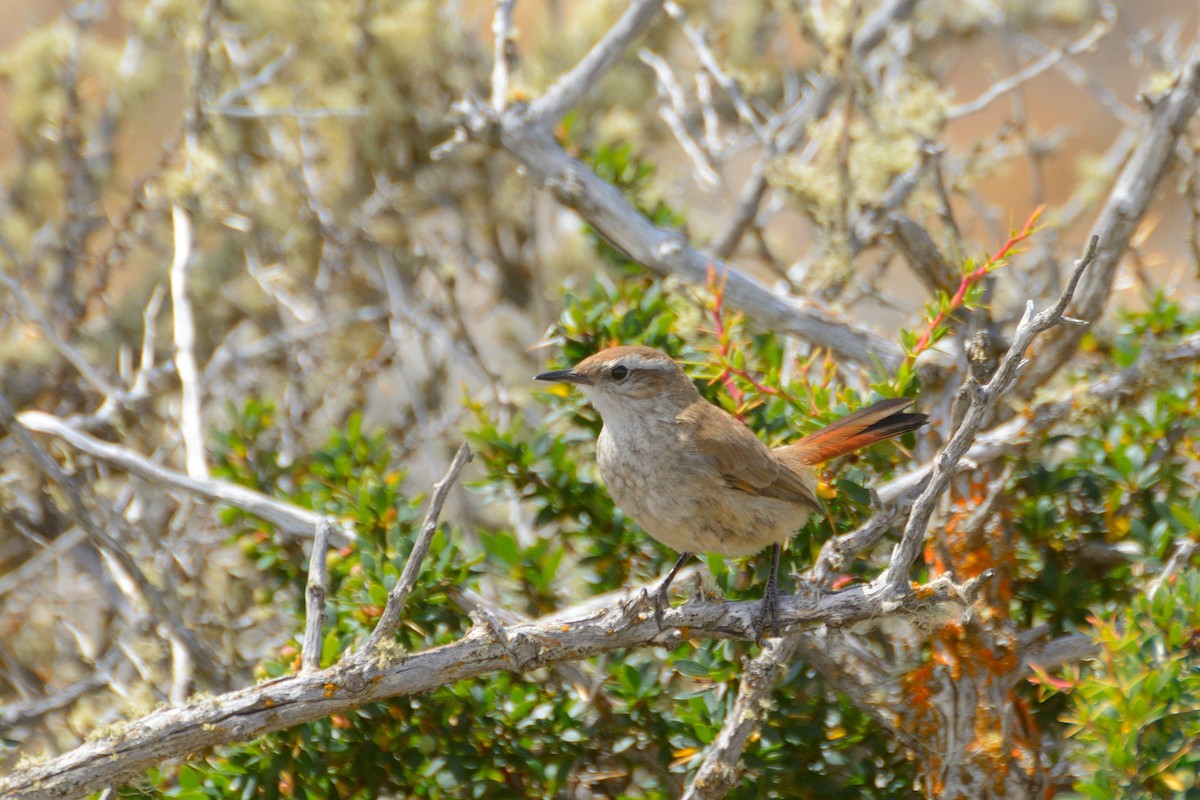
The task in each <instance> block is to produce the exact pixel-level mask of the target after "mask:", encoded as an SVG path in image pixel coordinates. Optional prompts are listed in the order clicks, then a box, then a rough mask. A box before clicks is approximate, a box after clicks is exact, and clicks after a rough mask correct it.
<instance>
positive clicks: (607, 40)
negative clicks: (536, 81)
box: [529, 0, 663, 128]
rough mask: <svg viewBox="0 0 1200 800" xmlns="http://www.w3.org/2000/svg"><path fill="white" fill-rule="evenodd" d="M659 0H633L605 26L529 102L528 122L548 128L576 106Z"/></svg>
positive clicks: (659, 4)
mask: <svg viewBox="0 0 1200 800" xmlns="http://www.w3.org/2000/svg"><path fill="white" fill-rule="evenodd" d="M662 3H663V0H634V2H633V3H631V4H630V6H629V8H628V10H626V12H625V13H624V14H623V15H622V16H621V18H620V19H619V20H617V22H616V24H614V25H613V26H612V27H611V28H609V29H608V32H607V33H605V34H604V37H603V38H602V39H601V40H600V41H599V42H597V43H596V46H595V47H593V48H592V49H591V51H590V52H588V54H587V55H586V56H584V57H583V58H582V59H580V61H579V63H578V64H576V65H575V66H574V67H573V68H572V69H571V70H570V71H569V72H567V73H566V74H565V75H563V76H562V77H561V78H559V79H558V80H557V81H555V83H554V85H553V86H551V87H550V88H549V89H547V90H546V93H545V94H543V95H542V96H541V97H539V98H538V99H537V100H535V101H534V102H533V103H532V104H530V107H529V118H530V121H531V122H533V123H534V124H535V125H537V126H539V127H543V128H548V127H550V126H553V125H555V124H556V123H557V122H558V121H559V120H560V119H562V117H563V115H564V114H566V113H567V112H568V111H570V110H571V109H572V108H574V107H575V106H576V105H578V104H579V101H580V100H582V99H583V96H584V95H585V94H587V93H588V92H589V91H591V90H592V89H593V88H594V87H595V86H596V84H597V83H599V82H600V79H601V78H602V77H604V75H605V73H607V72H608V71H609V70H610V69H612V67H613V65H614V64H616V63H617V59H619V58H620V57H621V54H622V53H624V52H625V48H627V47H628V46H629V45H630V43H632V42H633V40H634V39H636V38H637V37H638V36H640V35H641V34H642V32H643V31H645V30H646V28H647V27H648V26H649V25H650V23H651V21H653V20H654V17H655V16H657V15H658V11H659V9H660V8H662Z"/></svg>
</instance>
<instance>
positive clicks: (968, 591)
mask: <svg viewBox="0 0 1200 800" xmlns="http://www.w3.org/2000/svg"><path fill="white" fill-rule="evenodd" d="M864 588H865V587H862V586H857V587H852V588H850V589H847V590H846V591H843V592H838V593H836V594H829V595H822V596H820V597H818V598H815V599H813V598H799V597H781V598H780V600H779V606H780V609H779V619H780V624H781V626H785V627H786V626H794V625H806V626H811V625H820V624H825V625H829V626H834V627H840V626H845V625H851V624H854V623H856V622H860V621H862V620H865V619H876V618H880V617H885V616H890V615H899V614H912V613H924V612H925V611H927V610H928V609H929V607H930V606H931V605H933V604H936V603H951V604H953V605H954V606H956V607H959V608H964V607H966V606H969V605H970V604H971V603H972V602H973V600H974V596H975V593H976V592H977V591H978V588H979V585H978V584H974V585H971V586H964V587H957V586H955V585H954V584H953V583H951V582H950V581H949V580H938V581H935V582H934V583H932V584H930V585H929V586H926V587H922V588H920V589H919V590H915V591H912V592H908V593H906V594H905V595H904V596H903V597H899V598H891V599H889V600H885V599H883V598H882V597H881V596H880V595H879V593H874V594H868V593H867V592H865V591H864ZM758 605H759V604H758V601H743V602H735V603H708V602H691V603H687V604H685V605H683V606H680V607H677V608H671V609H668V610H667V611H666V613H665V614H664V620H663V621H664V624H665V625H666V626H667V627H666V628H665V629H664V630H659V627H658V625H657V624H656V623H655V621H654V619H653V615H650V614H646V613H643V614H639V615H637V616H636V618H631V614H630V611H629V609H628V607H626V606H625V605H623V604H617V605H615V606H612V607H609V608H607V609H605V610H604V611H603V612H602V613H595V614H589V615H588V616H586V617H574V616H573V615H572V614H571V610H570V609H567V610H565V611H561V612H558V613H556V614H554V615H552V616H549V617H543V618H541V619H539V620H535V621H533V622H529V623H523V624H516V625H507V626H505V627H503V628H502V629H496V630H493V626H491V625H477V626H476V627H475V628H473V629H472V630H471V631H469V632H468V633H467V635H466V636H464V637H463V638H462V639H460V640H458V641H457V642H454V643H453V644H449V645H445V646H443V647H437V648H434V649H432V650H427V651H424V652H422V653H417V654H415V655H412V656H407V657H404V656H401V657H397V658H392V657H389V656H387V655H380V656H378V657H376V658H374V659H368V658H356V659H351V660H348V661H346V662H343V663H341V664H339V665H337V666H334V667H331V668H329V669H326V670H322V671H319V672H305V673H302V674H300V675H295V676H292V677H288V678H280V679H278V680H275V681H271V682H268V683H264V684H259V685H257V686H253V687H249V688H246V689H241V690H238V691H234V692H230V693H227V694H224V695H221V696H219V697H215V698H209V699H205V700H200V701H197V702H195V703H192V704H190V705H187V706H183V707H176V708H168V709H162V710H159V711H155V712H153V713H151V714H149V715H147V716H145V717H143V718H141V719H139V720H136V721H134V722H131V723H129V724H128V725H127V726H125V728H124V729H123V730H122V731H120V732H119V733H114V734H113V735H110V736H107V737H105V738H103V739H98V740H96V741H93V742H89V743H87V744H85V745H83V746H81V747H78V748H76V749H75V750H72V751H70V752H68V753H65V754H64V755H62V756H59V757H58V758H54V759H51V760H49V761H45V762H42V763H40V764H34V765H31V766H27V767H25V768H23V769H20V770H18V771H16V772H14V773H13V774H12V775H10V776H9V777H8V779H7V781H5V782H3V783H0V793H4V796H5V797H6V798H11V800H35V799H36V800H45V799H47V798H63V797H74V796H77V795H80V794H84V793H88V792H93V791H98V790H100V789H102V788H104V787H106V786H110V785H117V784H120V783H121V782H123V781H126V780H128V779H130V778H131V777H133V776H134V775H136V774H137V773H139V772H140V771H142V770H144V769H145V768H147V767H149V766H151V765H153V764H156V763H158V762H160V761H163V760H165V759H168V758H173V757H178V756H182V755H184V754H187V753H192V752H196V751H197V750H202V749H204V748H208V747H212V746H214V745H218V744H226V743H230V742H240V741H246V740H249V739H252V738H255V737H257V736H262V735H263V734H266V733H270V732H272V731H278V730H283V729H285V728H290V727H292V726H295V725H299V724H301V723H304V722H309V721H311V720H314V719H320V718H322V717H325V716H328V715H330V714H333V713H336V712H339V711H345V710H348V709H352V708H357V707H359V706H362V705H364V704H366V703H371V702H375V701H378V700H385V699H388V698H392V697H400V696H405V695H411V694H418V693H422V692H428V691H431V690H433V689H436V688H438V687H439V686H446V685H449V684H452V683H456V682H458V681H462V680H467V679H470V678H475V677H478V676H480V675H486V674H487V673H490V672H495V671H497V670H509V671H514V672H527V671H530V670H535V669H539V668H542V667H550V666H554V665H556V664H559V663H562V662H566V661H575V660H579V659H583V658H591V657H593V656H596V655H600V654H602V653H608V652H612V651H615V650H619V649H622V648H632V647H649V646H655V645H663V644H667V645H669V646H675V645H676V644H677V643H678V642H679V637H680V631H679V629H680V628H685V629H687V631H688V637H689V639H695V640H702V639H739V640H743V641H751V640H753V638H754V636H755V632H754V629H753V627H754V617H755V613H756V612H757V610H758Z"/></svg>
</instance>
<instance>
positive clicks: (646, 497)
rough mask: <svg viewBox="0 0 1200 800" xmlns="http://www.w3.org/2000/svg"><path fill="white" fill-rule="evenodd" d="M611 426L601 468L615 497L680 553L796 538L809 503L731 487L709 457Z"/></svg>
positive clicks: (736, 550) (729, 551)
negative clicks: (680, 454) (621, 434)
mask: <svg viewBox="0 0 1200 800" xmlns="http://www.w3.org/2000/svg"><path fill="white" fill-rule="evenodd" d="M606 434H609V431H608V428H607V427H606V428H605V430H604V431H602V432H601V434H600V439H599V441H598V442H597V452H596V456H597V461H598V462H599V465H600V474H601V475H602V476H603V478H604V483H605V485H606V486H607V488H608V493H609V495H610V496H611V497H612V499H613V502H615V503H616V504H617V507H618V508H620V509H621V510H622V511H623V512H625V514H627V515H628V516H630V517H632V518H633V519H634V520H635V521H636V522H637V523H638V524H639V525H641V526H642V528H643V529H645V531H646V533H648V534H650V535H651V536H653V537H654V538H655V539H657V540H658V541H660V542H662V543H663V544H665V545H666V546H667V547H670V548H671V549H672V550H675V551H677V552H680V553H719V554H721V555H726V556H741V555H750V554H751V553H757V552H758V551H759V550H762V549H763V548H765V547H768V546H769V545H774V544H782V543H783V542H786V541H787V540H788V539H790V538H791V537H792V536H793V535H794V534H795V533H796V531H797V530H799V529H800V528H801V527H802V526H803V525H804V523H805V522H806V521H807V520H808V517H809V514H810V513H811V509H809V508H808V507H806V506H802V505H799V504H796V503H790V502H788V501H786V500H778V499H775V498H771V497H760V496H757V495H752V494H749V493H747V492H743V491H739V490H737V489H733V488H730V487H729V486H726V485H725V483H724V482H723V481H722V480H721V478H720V476H718V475H717V474H716V473H715V471H714V470H713V469H712V468H711V467H709V466H708V465H707V464H704V463H691V464H689V463H687V461H686V460H684V459H680V458H677V457H675V458H673V457H672V453H671V452H670V451H669V450H670V449H668V448H652V447H649V446H647V445H646V444H645V443H644V441H635V442H630V441H622V442H621V447H620V451H619V455H618V448H617V447H616V446H615V442H614V440H613V437H612V435H611V434H609V435H606Z"/></svg>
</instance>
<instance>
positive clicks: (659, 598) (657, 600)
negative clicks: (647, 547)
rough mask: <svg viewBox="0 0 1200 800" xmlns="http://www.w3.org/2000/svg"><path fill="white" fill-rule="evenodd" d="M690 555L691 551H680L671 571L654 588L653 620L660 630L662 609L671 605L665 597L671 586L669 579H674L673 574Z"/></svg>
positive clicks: (674, 574)
mask: <svg viewBox="0 0 1200 800" xmlns="http://www.w3.org/2000/svg"><path fill="white" fill-rule="evenodd" d="M691 557H692V554H691V553H680V554H679V560H678V561H676V562H675V566H673V567H671V571H670V572H668V573H667V577H665V578H663V582H662V583H660V584H659V585H658V588H657V589H655V590H654V621H655V622H657V623H658V629H659V630H660V631H661V630H662V626H663V623H662V618H663V609H665V608H667V607H668V606H670V605H671V603H670V600H669V599H668V597H667V590H668V589H670V588H671V581H673V580H675V576H676V575H677V574H678V573H679V570H680V569H682V567H683V565H684V564H686V563H687V562H688V559H689V558H691Z"/></svg>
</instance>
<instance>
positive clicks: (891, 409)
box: [534, 345, 928, 642]
mask: <svg viewBox="0 0 1200 800" xmlns="http://www.w3.org/2000/svg"><path fill="white" fill-rule="evenodd" d="M534 379H535V380H539V381H557V382H562V383H568V384H574V385H575V386H578V387H579V388H580V389H582V390H583V393H584V394H585V395H586V396H587V399H588V400H589V402H591V404H592V406H593V407H594V408H595V409H596V411H597V412H599V414H600V418H601V421H602V423H603V426H602V428H601V431H600V436H599V439H598V440H597V444H596V460H597V463H598V465H599V467H600V475H601V477H602V478H603V480H604V483H605V486H606V488H607V490H608V493H609V495H610V497H611V498H612V500H613V501H614V502H615V503H616V505H617V507H618V508H620V509H621V511H622V512H623V513H625V514H626V515H627V516H629V517H631V518H632V519H633V520H634V521H635V522H637V523H638V525H640V526H641V527H642V529H643V530H645V531H646V533H648V534H650V536H652V537H653V538H654V539H656V540H658V541H659V542H661V543H662V544H664V545H666V546H667V547H669V548H671V549H672V550H674V551H676V552H677V553H679V558H678V559H677V560H676V562H675V565H674V566H673V567H672V568H671V570H670V572H668V573H667V576H666V577H665V578H664V579H663V581H662V582H661V583H660V584H659V586H658V588H657V589H656V590H655V592H654V595H653V601H654V617H655V620H656V621H657V622H658V626H659V629H660V630H661V629H662V620H663V611H664V609H665V608H666V607H668V605H669V602H670V601H669V597H668V594H667V592H668V590H669V589H670V587H671V582H672V580H674V578H675V576H676V575H677V574H678V572H679V570H680V569H681V568H682V567H683V566H684V565H685V564H686V563H687V562H688V560H689V559H690V558H691V557H692V556H693V555H695V554H697V553H718V554H720V555H722V556H746V555H751V554H754V553H758V552H760V551H762V550H764V549H765V548H767V547H770V548H771V571H770V575H769V577H768V578H767V584H766V587H765V589H764V591H763V598H762V603H761V605H760V606H759V610H758V612H757V614H756V615H755V618H754V621H753V631H754V634H755V637H754V638H755V640H756V641H758V642H761V641H762V633H763V630H764V627H765V624H766V620H767V618H768V617H770V619H771V626H772V628H773V629H777V628H778V594H779V593H778V574H779V558H780V555H781V553H782V551H783V544H784V543H785V542H787V541H788V540H789V539H790V538H791V537H792V536H793V535H795V533H796V532H797V531H798V530H799V529H800V528H802V527H803V526H804V524H805V522H806V521H807V520H808V518H809V517H810V516H811V515H812V514H813V513H814V512H816V511H819V510H820V509H821V503H820V501H819V500H818V499H817V475H816V472H815V470H814V466H815V465H817V464H819V463H821V462H824V461H828V460H830V459H833V458H837V457H838V456H843V455H846V454H848V453H852V452H854V451H856V450H859V449H861V448H864V447H867V446H869V445H873V444H875V443H877V442H881V441H883V440H885V439H890V438H892V437H894V436H899V435H900V434H903V433H907V432H908V431H915V430H917V429H918V428H920V427H922V426H923V425H925V424H926V423H927V422H928V417H927V416H926V415H925V414H918V413H906V412H905V411H904V409H906V408H908V407H909V406H910V405H912V403H913V400H912V399H911V398H893V399H886V400H880V401H878V402H876V403H873V404H871V405H869V406H867V407H866V408H863V409H861V410H858V411H855V412H853V413H851V414H849V415H848V416H845V417H842V418H841V419H839V420H837V421H835V422H833V423H832V424H830V425H828V426H826V427H824V428H821V429H820V430H818V431H815V432H814V433H810V434H809V435H807V436H805V437H803V438H801V439H798V440H797V441H794V442H792V443H790V444H787V445H784V446H781V447H776V448H773V449H772V448H770V447H768V446H767V445H766V444H764V443H763V442H762V440H760V439H759V438H758V437H757V436H756V435H755V434H754V432H753V431H751V430H750V429H749V428H748V427H746V425H745V424H743V423H742V422H740V421H739V420H737V419H736V418H734V417H733V416H732V415H730V414H729V413H728V412H726V411H725V410H724V409H722V408H720V407H719V406H716V405H714V404H712V403H710V402H709V401H707V400H705V399H704V397H703V396H701V394H700V392H699V390H697V388H696V385H695V384H694V383H693V382H692V379H691V378H689V377H688V375H687V373H685V372H684V371H683V368H682V367H681V366H680V365H679V364H678V363H676V362H675V361H674V360H673V359H672V358H671V357H670V356H668V355H667V354H666V353H664V352H662V351H660V350H656V349H654V348H652V347H647V346H644V345H621V346H616V347H609V348H607V349H605V350H601V351H600V352H598V353H596V354H594V355H592V356H589V357H588V358H585V359H584V360H583V361H580V362H579V363H578V364H576V365H575V366H574V367H572V368H570V369H560V370H553V371H550V372H542V373H540V374H538V375H535V376H534Z"/></svg>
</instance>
